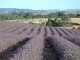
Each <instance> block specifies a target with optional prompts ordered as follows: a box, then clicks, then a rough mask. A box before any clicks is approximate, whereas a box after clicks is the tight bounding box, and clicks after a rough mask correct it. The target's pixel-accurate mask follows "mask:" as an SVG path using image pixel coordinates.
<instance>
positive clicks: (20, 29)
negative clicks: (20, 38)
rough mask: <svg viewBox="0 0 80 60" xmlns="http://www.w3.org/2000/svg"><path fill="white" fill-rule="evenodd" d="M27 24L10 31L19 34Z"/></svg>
mask: <svg viewBox="0 0 80 60" xmlns="http://www.w3.org/2000/svg"><path fill="white" fill-rule="evenodd" d="M27 26H28V24H25V25H22V26H21V27H20V28H19V29H17V30H16V31H14V32H12V33H14V34H20V33H21V32H23V30H25V29H27Z"/></svg>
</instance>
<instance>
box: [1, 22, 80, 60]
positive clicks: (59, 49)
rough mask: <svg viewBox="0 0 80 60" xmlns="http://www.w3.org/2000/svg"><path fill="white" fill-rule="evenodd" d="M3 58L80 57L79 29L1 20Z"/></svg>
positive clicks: (44, 59)
mask: <svg viewBox="0 0 80 60" xmlns="http://www.w3.org/2000/svg"><path fill="white" fill-rule="evenodd" d="M0 60H80V30H76V29H66V28H59V27H49V26H39V25H33V24H26V23H19V22H7V21H0Z"/></svg>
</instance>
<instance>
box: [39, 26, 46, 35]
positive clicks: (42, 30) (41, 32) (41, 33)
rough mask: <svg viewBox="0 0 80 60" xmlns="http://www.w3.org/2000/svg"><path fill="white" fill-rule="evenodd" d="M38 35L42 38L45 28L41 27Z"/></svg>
mask: <svg viewBox="0 0 80 60" xmlns="http://www.w3.org/2000/svg"><path fill="white" fill-rule="evenodd" d="M39 34H40V35H42V36H44V35H45V26H41V28H40V31H39Z"/></svg>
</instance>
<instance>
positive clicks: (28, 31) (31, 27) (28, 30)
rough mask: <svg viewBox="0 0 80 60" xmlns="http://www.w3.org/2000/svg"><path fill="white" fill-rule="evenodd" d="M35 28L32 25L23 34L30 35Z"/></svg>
mask: <svg viewBox="0 0 80 60" xmlns="http://www.w3.org/2000/svg"><path fill="white" fill-rule="evenodd" d="M34 28H35V25H30V26H29V27H28V29H27V30H25V31H23V32H22V34H25V35H29V34H30V32H31V31H32V30H33V29H34Z"/></svg>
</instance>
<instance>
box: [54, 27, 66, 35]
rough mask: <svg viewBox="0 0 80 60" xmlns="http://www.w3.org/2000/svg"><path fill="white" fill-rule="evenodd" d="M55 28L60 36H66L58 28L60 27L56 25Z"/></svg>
mask: <svg viewBox="0 0 80 60" xmlns="http://www.w3.org/2000/svg"><path fill="white" fill-rule="evenodd" d="M55 30H56V31H57V32H58V33H59V35H60V36H66V34H65V33H64V32H63V31H62V30H60V28H57V27H56V28H55Z"/></svg>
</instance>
